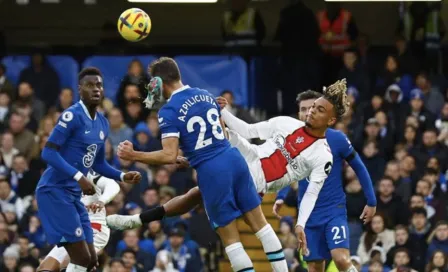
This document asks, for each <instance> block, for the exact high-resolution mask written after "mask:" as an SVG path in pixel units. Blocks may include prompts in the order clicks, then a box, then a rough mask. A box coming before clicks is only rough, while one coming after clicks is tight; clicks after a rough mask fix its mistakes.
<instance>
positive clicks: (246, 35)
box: [223, 8, 257, 46]
mask: <svg viewBox="0 0 448 272" xmlns="http://www.w3.org/2000/svg"><path fill="white" fill-rule="evenodd" d="M223 26H224V31H225V33H226V34H227V36H229V37H230V39H229V41H227V42H226V46H237V45H240V46H251V45H256V44H257V40H256V30H255V9H253V8H248V9H246V11H245V12H244V13H242V14H241V15H240V16H239V17H238V19H237V20H236V21H235V22H234V21H232V12H231V11H226V12H225V13H224V18H223Z"/></svg>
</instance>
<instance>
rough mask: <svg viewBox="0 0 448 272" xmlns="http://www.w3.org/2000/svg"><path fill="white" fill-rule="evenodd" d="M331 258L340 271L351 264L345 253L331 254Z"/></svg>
mask: <svg viewBox="0 0 448 272" xmlns="http://www.w3.org/2000/svg"><path fill="white" fill-rule="evenodd" d="M332 259H333V261H334V264H335V265H336V267H337V268H338V269H339V270H342V271H343V270H345V269H348V268H349V267H350V266H351V265H352V262H351V260H350V257H349V256H348V255H347V254H332Z"/></svg>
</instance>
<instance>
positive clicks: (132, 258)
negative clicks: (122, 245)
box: [121, 248, 145, 272]
mask: <svg viewBox="0 0 448 272" xmlns="http://www.w3.org/2000/svg"><path fill="white" fill-rule="evenodd" d="M121 260H122V262H123V264H124V267H125V268H126V270H127V271H131V272H143V271H145V270H144V268H143V265H142V264H141V263H139V262H138V261H137V253H136V252H135V251H134V250H132V249H130V248H129V249H125V250H123V252H121Z"/></svg>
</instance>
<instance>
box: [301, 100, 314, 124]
mask: <svg viewBox="0 0 448 272" xmlns="http://www.w3.org/2000/svg"><path fill="white" fill-rule="evenodd" d="M314 100H315V99H307V100H303V101H300V103H299V105H298V106H299V112H298V116H299V120H300V121H303V122H305V121H306V115H307V114H308V111H309V110H310V109H311V106H313V103H314Z"/></svg>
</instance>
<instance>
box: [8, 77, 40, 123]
mask: <svg viewBox="0 0 448 272" xmlns="http://www.w3.org/2000/svg"><path fill="white" fill-rule="evenodd" d="M15 103H16V104H17V106H18V107H20V105H27V106H30V107H31V109H32V110H31V115H32V116H33V118H34V119H35V120H41V119H42V117H44V114H45V111H46V109H45V104H44V103H43V102H42V101H41V100H39V99H38V98H36V97H35V95H34V89H33V87H32V86H31V84H30V83H28V82H21V83H20V84H19V87H18V93H17V99H16V102H15Z"/></svg>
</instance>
